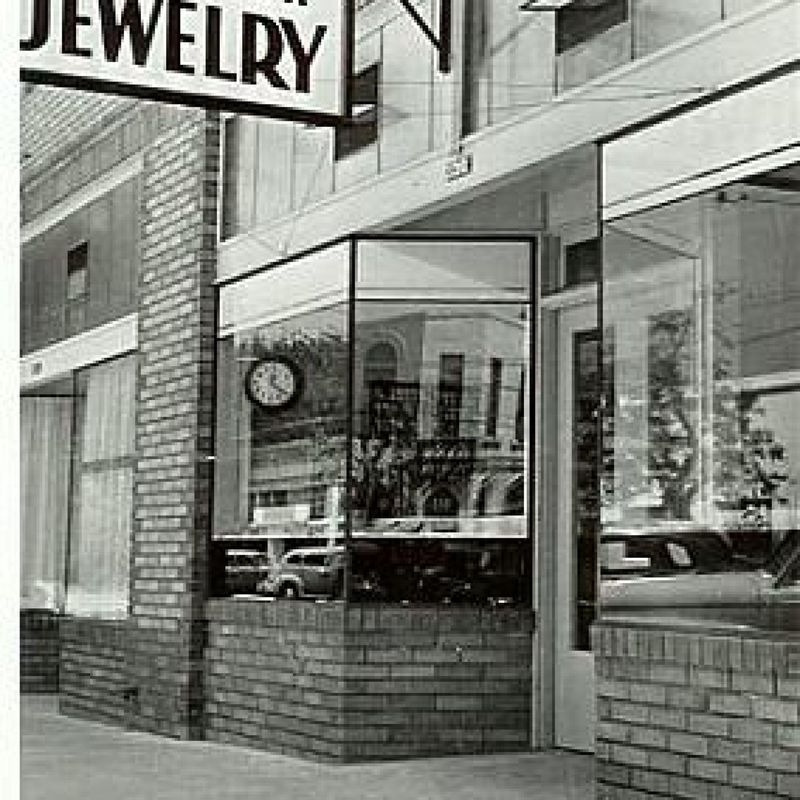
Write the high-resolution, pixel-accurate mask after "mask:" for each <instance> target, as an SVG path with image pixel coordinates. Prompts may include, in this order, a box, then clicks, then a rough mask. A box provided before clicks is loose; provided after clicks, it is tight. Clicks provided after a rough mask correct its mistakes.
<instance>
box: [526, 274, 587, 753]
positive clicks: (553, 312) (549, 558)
mask: <svg viewBox="0 0 800 800" xmlns="http://www.w3.org/2000/svg"><path fill="white" fill-rule="evenodd" d="M588 304H593V305H594V306H595V308H596V309H597V311H598V321H599V316H600V307H599V305H600V292H599V287H598V286H597V285H596V284H587V285H583V286H578V287H575V288H573V289H567V290H564V291H561V292H558V293H557V294H553V295H549V296H547V297H540V298H539V302H538V303H537V325H536V329H537V334H538V335H537V341H536V348H535V364H536V369H535V375H536V386H535V393H536V395H535V396H536V397H537V398H538V399H539V402H538V408H537V409H536V410H537V419H536V424H535V426H534V431H535V441H534V455H535V473H534V474H535V479H536V486H537V492H536V497H537V501H538V502H537V506H538V507H537V509H536V516H535V518H534V564H535V569H534V580H535V586H534V596H535V602H536V606H535V607H536V630H537V639H538V642H537V647H536V651H537V652H536V654H535V664H536V679H535V685H534V698H535V701H534V702H535V705H534V714H533V719H532V723H533V731H532V741H533V742H534V746H535V747H537V748H540V749H547V748H553V747H556V746H557V745H556V669H557V666H558V665H557V648H556V636H557V608H556V586H557V584H556V581H557V569H558V545H559V541H558V522H559V518H558V517H559V515H558V500H559V497H558V487H559V475H558V471H559V465H558V463H557V459H552V458H549V455H550V454H551V453H555V452H558V446H559V442H558V440H559V432H558V430H557V426H556V425H554V424H549V421H550V420H552V419H556V418H557V410H558V405H559V404H558V389H559V387H558V380H557V376H558V371H557V367H558V316H559V314H560V312H562V311H567V310H569V309H572V308H577V307H580V306H585V305H588ZM543 376H547V378H548V379H547V380H544V379H543Z"/></svg>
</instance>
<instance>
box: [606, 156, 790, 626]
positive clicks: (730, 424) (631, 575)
mask: <svg viewBox="0 0 800 800" xmlns="http://www.w3.org/2000/svg"><path fill="white" fill-rule="evenodd" d="M799 232H800V169H799V168H798V167H797V165H795V166H790V167H784V168H782V169H778V170H774V171H771V172H768V173H765V174H760V175H754V176H752V177H750V178H747V179H744V180H741V181H740V182H738V183H735V184H730V185H727V186H724V187H722V188H719V189H717V190H714V191H713V192H709V193H706V194H701V195H697V196H694V197H690V198H688V199H685V200H681V201H678V202H674V203H671V204H668V205H665V206H661V207H659V208H656V209H653V210H648V211H643V212H640V213H637V214H633V215H631V216H628V217H624V218H621V219H618V220H615V221H612V222H608V223H606V225H605V230H604V236H603V245H604V254H603V255H604V281H603V298H604V299H603V324H604V328H605V334H604V338H605V345H606V346H605V347H604V352H605V364H604V373H605V381H604V391H605V394H606V397H605V398H604V403H603V427H602V438H603V449H602V470H601V471H602V517H603V525H602V533H601V540H600V550H599V557H600V568H601V578H602V589H601V604H602V606H603V608H604V609H605V610H606V612H611V611H615V610H624V611H626V612H627V611H630V610H633V609H637V610H639V611H647V612H648V613H661V614H664V613H669V614H674V613H680V609H682V608H687V609H695V610H696V609H703V613H704V614H709V613H713V614H717V615H721V616H726V615H732V614H735V613H737V612H736V609H739V608H750V609H752V608H770V609H773V610H774V611H775V613H777V614H779V616H781V618H782V619H784V618H785V619H787V620H788V618H789V616H791V615H785V614H783V612H781V611H780V610H781V609H783V610H784V611H785V610H786V609H791V607H792V606H791V604H792V603H795V604H796V603H797V602H798V599H799V598H800V594H799V592H800V586H798V584H797V581H794V580H787V579H786V577H785V574H784V573H786V569H787V564H788V563H789V562H791V561H792V559H795V558H798V557H799V556H798V553H797V550H798V540H797V533H798V530H799V529H800V502H799V500H800V495H799V494H798V491H800V437H799V435H800V426H798V420H800V330H799V329H798V326H797V320H798V319H800V261H798V253H800V234H799ZM776 553H778V554H783V555H782V556H781V558H776V557H775V554H776ZM789 572H791V570H789ZM787 574H788V573H787ZM794 608H796V605H795V606H794ZM693 613H694V612H693ZM770 613H772V612H770ZM794 616H795V623H794V624H796V615H794Z"/></svg>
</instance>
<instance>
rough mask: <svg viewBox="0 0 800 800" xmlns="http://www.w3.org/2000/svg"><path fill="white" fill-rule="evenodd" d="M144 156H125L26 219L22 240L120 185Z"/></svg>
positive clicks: (139, 168) (134, 172) (133, 173)
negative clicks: (95, 176)
mask: <svg viewBox="0 0 800 800" xmlns="http://www.w3.org/2000/svg"><path fill="white" fill-rule="evenodd" d="M143 162H144V157H143V156H142V154H141V153H137V154H136V155H133V156H131V157H130V158H126V159H125V160H124V161H121V162H120V163H119V164H117V165H116V166H115V167H112V168H111V169H110V170H108V172H106V173H105V174H103V175H102V176H101V177H100V178H97V179H96V180H94V181H92V182H91V183H88V184H86V186H82V187H81V188H80V189H79V190H78V191H77V192H73V193H71V194H70V195H69V196H68V197H66V198H65V199H64V200H61V201H60V202H58V203H56V204H55V205H54V206H51V207H50V208H48V209H47V210H46V211H43V212H42V213H41V214H39V215H38V216H36V217H34V218H33V219H32V220H30V222H26V223H25V224H24V225H23V226H22V228H21V230H20V244H27V243H28V242H29V241H30V240H31V239H33V238H35V237H36V236H39V235H40V234H42V233H44V232H45V231H47V230H48V229H49V228H52V227H53V226H54V225H56V224H57V223H59V222H61V220H63V219H65V218H66V217H68V216H69V215H70V214H73V213H75V212H76V211H78V210H79V209H81V208H83V207H84V206H86V205H88V204H89V203H91V202H93V201H95V200H97V199H98V198H100V197H102V196H103V195H104V194H106V193H108V192H110V191H111V190H112V189H116V187H117V186H119V185H120V184H122V183H124V182H125V181H127V180H129V179H130V178H133V177H135V176H136V175H138V174H140V173H141V171H142V166H143Z"/></svg>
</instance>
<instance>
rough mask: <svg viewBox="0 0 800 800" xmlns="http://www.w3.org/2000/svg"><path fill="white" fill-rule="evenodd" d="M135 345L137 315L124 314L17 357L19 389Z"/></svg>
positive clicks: (60, 375) (132, 348)
mask: <svg viewBox="0 0 800 800" xmlns="http://www.w3.org/2000/svg"><path fill="white" fill-rule="evenodd" d="M137 347H138V314H135V313H134V314H128V315H127V316H125V317H120V318H119V319H115V320H113V321H112V322H107V323H106V324H105V325H100V326H99V327H97V328H92V329H91V330H88V331H84V332H83V333H79V334H77V335H76V336H71V337H70V338H69V339H64V340H63V341H60V342H56V343H55V344H52V345H50V346H48V347H43V348H42V349H41V350H36V351H34V352H33V353H28V354H27V355H25V356H23V357H22V358H20V388H21V389H31V388H33V387H35V386H39V385H41V384H43V383H47V382H48V381H51V380H55V379H56V378H62V377H64V376H66V375H69V373H70V372H72V371H73V370H76V369H80V368H81V367H86V366H89V365H90V364H96V363H97V362H98V361H105V360H106V359H109V358H113V357H114V356H119V355H122V354H123V353H128V352H130V351H131V350H136V348H137Z"/></svg>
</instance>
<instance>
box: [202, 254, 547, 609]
mask: <svg viewBox="0 0 800 800" xmlns="http://www.w3.org/2000/svg"><path fill="white" fill-rule="evenodd" d="M530 257H531V247H530V244H529V243H528V242H514V243H511V242H508V241H504V242H498V243H490V244H487V243H485V242H453V243H449V242H448V243H445V242H442V241H431V242H428V241H424V240H423V241H417V240H408V241H400V242H397V241H393V242H384V241H382V240H373V241H365V242H364V243H361V245H360V252H359V262H358V272H357V274H358V276H359V281H358V283H357V285H356V287H355V296H356V297H355V304H354V305H351V304H350V303H347V302H335V301H334V302H333V303H332V304H329V303H330V298H329V297H328V296H322V295H320V294H319V290H318V288H317V287H315V286H311V284H310V283H309V284H308V286H309V287H310V288H311V289H313V290H314V294H312V295H311V299H310V300H309V299H308V298H307V297H306V293H305V292H304V289H305V288H306V284H296V283H295V284H292V286H293V287H294V289H292V288H291V287H290V285H289V283H287V282H285V281H283V279H282V277H281V276H282V275H283V274H284V272H286V273H292V274H299V273H302V272H303V267H302V264H299V263H298V262H291V263H289V264H287V265H284V266H282V267H279V268H276V269H275V270H273V271H271V272H270V273H268V274H267V277H268V278H269V281H270V282H271V285H272V286H273V287H278V286H279V287H280V289H281V292H282V295H281V296H282V297H283V295H285V297H284V298H283V299H284V300H285V301H286V302H284V303H283V305H281V306H280V308H278V307H277V306H275V296H276V292H277V290H276V289H275V290H273V291H272V292H271V293H270V292H266V293H264V295H263V297H264V300H263V303H262V304H261V306H260V307H261V308H262V309H263V310H262V311H261V313H260V314H259V308H256V306H255V305H254V303H253V302H249V301H248V305H246V308H247V310H248V312H249V313H250V314H251V316H250V319H260V320H262V321H261V322H255V323H251V324H250V325H244V326H242V327H241V328H238V327H236V323H237V321H238V319H239V318H240V317H237V315H236V314H235V313H231V314H230V315H229V316H228V317H227V318H226V319H229V320H230V322H231V323H232V324H231V328H232V332H231V333H230V335H228V336H227V337H225V338H223V339H221V340H220V342H219V352H218V402H217V456H216V477H215V511H214V514H215V524H214V530H215V533H214V538H215V542H214V545H213V548H212V549H214V550H215V551H218V552H214V553H212V563H213V564H214V568H213V570H212V572H213V573H214V574H212V584H213V591H214V592H215V593H226V594H251V595H258V596H262V597H276V596H283V597H306V598H315V599H319V598H326V599H339V598H341V597H343V596H344V593H345V591H348V592H349V596H350V597H351V598H352V599H354V600H359V601H386V602H437V603H450V602H456V603H518V602H522V601H523V600H524V599H525V597H526V596H527V593H528V589H527V584H528V583H529V576H530V571H529V570H530V565H529V552H530V541H529V527H528V508H529V504H530V500H529V496H528V493H529V481H528V475H527V459H528V454H527V450H526V447H525V441H526V439H527V407H528V398H527V384H526V381H527V380H528V378H526V376H529V375H530V367H529V364H528V350H529V337H530V329H529V319H530V311H529V296H528V292H529V288H528V287H529V285H530V266H531V265H530ZM495 261H497V262H498V263H497V264H496V263H495ZM326 263H327V262H326ZM333 263H334V262H333V261H331V264H332V265H333ZM341 263H342V264H344V263H346V262H345V261H342V262H341ZM490 266H491V267H492V269H490V268H489V267H490ZM262 278H263V276H257V277H256V278H255V279H253V286H254V287H255V285H256V283H257V282H259V281H262ZM282 281H283V282H282ZM259 286H261V284H260V283H259ZM265 287H266V284H264V286H263V287H262V290H263V288H265ZM253 291H255V289H253ZM409 294H411V295H414V297H413V298H412V299H408V296H409ZM251 295H252V293H251ZM246 296H248V297H249V296H250V295H248V292H247V287H246V286H244V287H243V286H239V285H234V287H233V288H232V290H231V291H230V293H229V295H227V296H226V295H223V297H222V298H221V300H222V304H223V305H225V304H226V303H228V304H229V305H230V304H232V303H233V300H236V299H237V298H240V297H242V298H244V297H246ZM252 296H254V295H252ZM340 296H341V295H340ZM270 303H272V305H270ZM273 306H274V310H273ZM314 306H316V307H314ZM226 307H227V306H226ZM243 307H244V306H243ZM293 312H294V313H293ZM351 313H354V319H351V318H350V316H349V315H350V314H351ZM351 332H352V337H353V338H352V341H351V340H350V339H349V336H350V335H351ZM348 569H349V578H348V577H347V575H346V571H347V570H348Z"/></svg>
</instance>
